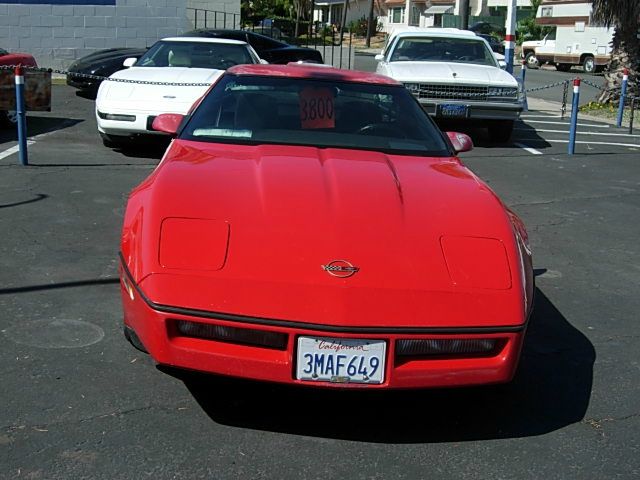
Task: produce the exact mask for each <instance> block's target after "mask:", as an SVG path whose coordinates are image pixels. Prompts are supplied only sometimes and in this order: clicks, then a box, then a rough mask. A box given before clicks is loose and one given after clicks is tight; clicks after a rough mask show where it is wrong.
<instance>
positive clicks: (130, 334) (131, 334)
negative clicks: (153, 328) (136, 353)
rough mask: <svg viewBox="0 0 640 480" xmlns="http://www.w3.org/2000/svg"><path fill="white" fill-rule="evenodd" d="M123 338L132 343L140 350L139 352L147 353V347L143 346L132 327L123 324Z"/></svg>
mask: <svg viewBox="0 0 640 480" xmlns="http://www.w3.org/2000/svg"><path fill="white" fill-rule="evenodd" d="M124 338H126V339H127V341H128V342H129V343H130V344H131V345H133V346H134V347H135V348H136V349H137V350H140V351H141V352H144V353H149V352H148V351H147V349H146V348H145V347H144V345H143V344H142V342H141V341H140V339H139V338H138V335H136V332H135V331H134V330H133V328H131V327H128V326H126V325H125V326H124Z"/></svg>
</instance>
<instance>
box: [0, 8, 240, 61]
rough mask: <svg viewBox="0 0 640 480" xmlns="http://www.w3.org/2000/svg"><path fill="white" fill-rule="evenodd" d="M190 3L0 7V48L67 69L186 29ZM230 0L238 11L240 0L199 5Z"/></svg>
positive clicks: (150, 43)
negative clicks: (106, 51)
mask: <svg viewBox="0 0 640 480" xmlns="http://www.w3.org/2000/svg"><path fill="white" fill-rule="evenodd" d="M0 1H1V0H0ZM43 1H44V0H43ZM192 1H203V0H116V5H59V4H55V5H52V4H46V5H45V4H37V5H31V4H2V3H0V45H1V46H2V47H3V48H4V49H6V50H9V51H13V52H26V53H31V54H32V55H33V56H34V57H35V58H36V61H37V62H38V65H40V66H43V67H49V68H66V67H67V66H68V65H69V64H70V63H71V62H73V61H74V60H75V59H77V58H80V57H82V56H84V55H87V54H88V53H91V52H93V51H96V50H100V49H103V48H109V47H147V46H150V45H152V44H153V43H154V42H156V41H157V40H158V39H160V38H164V37H169V36H174V35H177V34H179V33H181V32H183V31H185V30H187V29H189V28H190V25H189V22H188V19H187V11H186V7H187V2H192ZM232 2H233V4H234V5H236V4H237V8H236V11H237V12H238V13H239V12H240V0H220V1H219V2H218V0H216V2H206V1H204V2H203V3H206V4H207V5H208V6H209V8H211V9H213V10H216V9H220V10H222V9H228V10H232V6H231V3H232Z"/></svg>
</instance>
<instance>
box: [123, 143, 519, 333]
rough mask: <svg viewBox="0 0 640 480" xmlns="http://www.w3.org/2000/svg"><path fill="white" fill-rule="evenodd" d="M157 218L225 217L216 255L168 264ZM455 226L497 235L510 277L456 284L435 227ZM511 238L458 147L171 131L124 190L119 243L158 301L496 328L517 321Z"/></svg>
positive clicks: (498, 207)
mask: <svg viewBox="0 0 640 480" xmlns="http://www.w3.org/2000/svg"><path fill="white" fill-rule="evenodd" d="M167 218H191V219H215V220H217V221H219V222H220V224H224V222H226V224H227V225H228V226H229V241H228V250H227V252H226V260H225V259H224V252H221V251H219V252H217V253H216V252H213V253H214V254H216V255H218V254H219V256H220V258H223V263H224V266H223V267H222V268H220V269H218V270H215V269H214V270H213V271H211V270H210V271H196V270H192V269H182V270H181V269H175V268H165V267H164V266H163V264H162V262H161V261H160V260H159V258H160V256H161V255H160V254H159V249H160V247H159V244H160V242H159V239H160V236H161V234H160V231H161V223H162V221H163V220H164V219H167ZM163 235H165V234H164V233H163ZM461 236H464V237H481V238H493V239H499V240H500V241H501V242H502V244H503V245H504V249H505V252H506V257H507V258H508V264H507V267H506V268H507V276H509V277H510V279H509V281H508V283H507V284H503V285H501V286H500V287H499V288H491V287H489V288H461V287H460V286H457V285H455V284H454V282H453V281H452V278H451V276H450V274H449V272H448V268H447V263H446V260H445V256H444V254H443V248H442V246H441V245H442V238H443V237H452V238H458V237H461ZM163 238H168V237H167V236H166V235H165V236H164V237H163ZM164 241H165V240H163V242H164ZM163 248H164V247H163ZM222 248H223V247H221V246H220V242H213V243H212V246H211V249H218V250H221V249H222ZM516 248H517V247H516V243H515V240H514V231H513V228H512V225H511V223H510V220H509V218H508V216H507V214H506V212H505V210H504V207H503V205H502V203H501V202H500V201H499V200H498V199H497V198H496V196H495V195H494V194H493V192H492V191H491V190H490V189H489V188H488V187H486V186H485V185H484V184H483V183H482V182H481V181H479V180H478V178H477V177H475V176H474V175H473V174H472V173H471V172H469V171H468V170H467V169H466V168H465V167H464V166H463V165H461V164H460V162H459V161H458V160H457V159H455V158H428V157H411V156H396V155H385V154H383V153H379V152H368V151H354V150H345V149H318V148H312V147H283V146H237V145H234V146H230V145H221V144H203V143H198V142H188V141H181V140H178V141H175V142H174V144H173V146H172V147H171V148H170V150H169V152H168V153H167V156H166V157H165V159H164V160H163V161H162V163H161V165H160V166H159V167H158V169H156V171H155V172H154V173H153V174H152V175H151V176H150V177H149V178H148V179H147V181H145V182H144V183H143V184H142V185H141V186H140V187H138V189H137V190H136V191H134V192H133V194H132V197H131V199H130V201H129V205H128V209H127V215H126V218H125V226H124V230H123V246H122V251H123V257H124V259H125V262H126V264H127V267H128V268H129V270H130V271H131V272H132V275H133V277H134V279H135V280H136V281H138V282H139V283H140V286H141V288H142V290H143V291H144V292H145V295H146V296H147V297H148V298H149V299H150V300H151V301H153V302H155V303H158V304H163V305H172V306H179V307H184V308H192V309H199V310H206V311H213V312H222V313H231V314H240V315H248V316H257V317H266V318H275V319H284V320H296V321H302V322H311V323H320V324H329V325H347V326H349V325H350V326H363V325H364V326H376V325H378V326H379V325H387V326H388V325H394V324H395V325H402V326H430V325H432V326H473V325H479V324H480V325H486V326H491V325H494V326H495V325H512V324H519V323H522V322H523V321H524V307H523V297H522V284H521V283H520V274H519V273H518V272H519V268H520V264H521V262H520V260H519V257H518V253H517V250H516ZM207 250H209V249H208V248H207V247H203V248H202V252H201V254H202V255H203V258H204V256H206V255H208V254H210V253H212V252H208V251H207ZM467 254H468V255H469V256H470V258H473V256H474V254H475V252H468V253H466V254H465V255H467ZM162 255H165V253H162ZM463 256H464V255H463ZM333 260H346V261H348V262H350V263H351V264H353V265H354V266H356V267H358V268H359V271H358V272H357V273H356V274H354V275H353V276H351V277H349V278H338V277H335V276H332V275H330V274H329V273H328V272H327V271H325V270H324V269H323V268H322V266H323V265H327V264H328V263H329V262H331V261H333ZM509 271H510V273H509ZM487 275H488V276H489V277H490V276H491V275H492V272H487ZM400 312H401V313H400Z"/></svg>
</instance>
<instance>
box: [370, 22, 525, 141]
mask: <svg viewBox="0 0 640 480" xmlns="http://www.w3.org/2000/svg"><path fill="white" fill-rule="evenodd" d="M500 57H502V55H500ZM376 60H378V62H379V63H378V67H377V69H376V72H377V73H380V74H382V75H387V76H389V77H391V78H394V79H396V80H398V81H400V82H402V83H403V84H404V85H405V87H406V88H407V89H408V90H409V91H411V93H413V95H414V96H415V97H416V98H417V99H418V101H419V102H420V104H421V105H422V107H423V108H424V109H425V110H426V111H427V113H429V115H431V116H434V117H436V118H438V119H441V120H445V119H451V120H455V121H461V120H463V121H465V122H473V121H477V122H476V123H478V124H480V125H482V126H487V128H488V130H489V136H490V137H491V139H492V140H493V141H497V142H506V141H507V140H509V138H510V137H511V133H512V131H513V124H514V121H515V120H516V119H518V118H519V117H520V113H521V112H522V110H523V104H524V96H523V93H522V91H521V87H520V85H519V83H518V81H517V80H516V79H515V78H514V77H513V76H512V75H511V74H509V73H507V72H505V71H504V70H502V69H501V68H500V64H499V62H498V58H497V54H494V53H493V52H492V51H491V49H490V47H489V44H488V43H487V42H486V40H484V39H483V38H481V37H478V36H477V35H476V34H474V33H473V32H470V31H466V30H458V29H456V28H429V29H426V30H425V29H422V30H406V31H400V32H397V33H392V34H391V36H390V37H389V40H388V42H387V45H386V46H385V48H384V50H383V51H382V53H381V54H379V55H376ZM503 63H504V62H503Z"/></svg>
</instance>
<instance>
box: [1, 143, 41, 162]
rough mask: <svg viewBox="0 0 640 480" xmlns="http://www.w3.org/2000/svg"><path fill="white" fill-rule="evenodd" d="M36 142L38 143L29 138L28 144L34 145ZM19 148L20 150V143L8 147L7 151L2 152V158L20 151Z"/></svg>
mask: <svg viewBox="0 0 640 480" xmlns="http://www.w3.org/2000/svg"><path fill="white" fill-rule="evenodd" d="M34 143H36V142H35V141H34V140H27V146H29V145H33V144H34ZM19 150H20V147H19V146H18V145H15V146H13V147H11V148H7V149H6V150H5V151H3V152H0V160H2V159H4V158H7V157H9V156H11V155H13V154H14V153H18V151H19Z"/></svg>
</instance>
